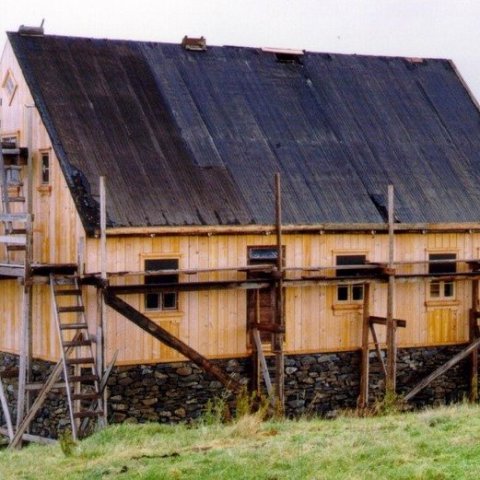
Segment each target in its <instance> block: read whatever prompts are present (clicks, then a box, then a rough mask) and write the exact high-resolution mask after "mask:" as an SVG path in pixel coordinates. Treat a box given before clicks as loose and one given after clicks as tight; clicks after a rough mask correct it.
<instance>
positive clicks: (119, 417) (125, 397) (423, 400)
mask: <svg viewBox="0 0 480 480" xmlns="http://www.w3.org/2000/svg"><path fill="white" fill-rule="evenodd" d="M461 349H462V347H461V346H454V347H450V346H449V347H435V348H412V349H401V350H399V351H398V363H397V372H398V375H397V389H398V392H399V393H400V394H401V393H406V392H407V391H408V390H409V389H411V388H412V387H413V386H415V385H416V383H417V382H418V381H419V380H421V379H422V378H424V377H425V376H426V375H428V374H429V373H430V372H432V371H433V370H434V369H435V368H436V367H438V366H440V365H442V364H443V363H445V362H446V361H447V360H448V359H450V358H451V357H452V356H453V355H455V353H457V352H458V351H460V350H461ZM270 360H273V359H269V361H270ZM0 361H1V363H0V365H1V366H0V372H8V371H11V369H12V368H14V367H15V366H16V365H17V363H18V357H16V356H14V355H10V354H5V353H0ZM215 363H217V364H218V365H219V366H221V367H222V368H224V369H225V370H226V371H227V372H228V373H229V374H230V375H233V376H235V378H236V379H237V380H240V381H243V382H244V383H248V379H249V378H250V376H251V363H250V360H249V359H245V358H244V359H232V360H222V361H215ZM51 368H52V364H50V363H47V362H42V361H36V362H35V363H34V366H33V377H34V378H33V380H34V381H36V382H40V381H42V380H44V379H45V378H46V377H47V375H48V373H49V372H50V370H51ZM468 369H469V363H468V360H465V361H463V362H461V363H460V364H458V365H457V366H455V367H454V368H452V369H450V370H449V371H448V372H447V373H446V374H444V375H443V376H441V377H439V378H438V379H437V380H435V381H434V382H433V383H432V384H431V385H430V386H429V387H427V388H426V389H424V390H423V391H422V392H420V393H419V394H418V395H417V396H416V397H415V398H414V399H413V401H412V402H411V403H412V405H413V406H415V407H422V406H425V405H438V404H443V403H452V402H457V401H461V400H462V399H464V398H465V397H466V396H467V395H468V378H469V375H468ZM370 371H371V374H370V400H371V401H372V402H373V401H375V399H376V398H380V397H381V396H382V393H383V388H384V379H383V373H382V371H381V366H380V363H379V361H378V359H377V357H376V354H375V352H372V353H371V358H370ZM272 373H273V372H272ZM3 381H4V383H5V387H6V389H7V396H8V399H9V403H10V407H11V412H12V415H13V417H14V418H15V415H16V412H15V402H16V398H15V392H16V387H17V379H16V376H14V377H10V378H4V380H3ZM359 386H360V352H358V351H355V352H340V353H320V354H314V355H291V356H287V357H286V358H285V396H286V401H285V403H286V413H287V415H288V416H291V417H294V416H298V415H301V414H319V415H322V416H325V417H333V416H335V415H336V414H337V413H338V412H339V410H342V409H350V408H355V406H356V401H357V397H358V393H359ZM108 389H109V419H110V421H111V422H123V421H130V422H147V421H156V422H165V423H167V422H168V423H169V422H181V421H188V420H191V419H195V418H198V417H199V416H200V415H201V414H202V412H203V411H204V409H205V406H206V404H207V402H208V400H209V399H212V398H215V397H223V398H224V399H226V400H227V401H232V400H233V399H232V398H231V396H229V394H228V393H227V392H225V389H224V388H223V387H222V385H221V384H220V383H219V382H218V381H216V380H215V379H214V378H212V377H210V376H209V375H207V374H205V373H204V372H202V371H201V370H200V369H199V368H198V367H196V366H195V365H193V364H191V363H190V362H180V363H170V364H157V365H135V366H129V367H117V368H115V369H114V370H113V372H112V375H111V377H110V380H109V385H108ZM232 403H233V401H232ZM0 423H1V424H3V423H4V421H3V414H2V413H1V412H0ZM68 425H69V423H68V414H67V410H66V403H65V399H64V393H63V392H52V393H51V394H50V395H49V398H48V400H47V402H46V404H45V405H44V407H43V408H42V409H41V410H40V412H39V414H38V415H37V418H36V420H35V422H34V423H33V424H32V429H31V432H32V433H34V434H37V435H43V436H56V435H57V434H58V432H60V431H62V430H63V429H64V428H66V427H67V428H68Z"/></svg>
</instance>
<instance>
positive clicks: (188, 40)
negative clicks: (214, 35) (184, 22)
mask: <svg viewBox="0 0 480 480" xmlns="http://www.w3.org/2000/svg"><path fill="white" fill-rule="evenodd" d="M182 47H183V48H184V49H185V50H191V51H193V52H204V51H205V50H206V49H207V40H206V39H205V37H203V36H202V37H200V38H195V37H187V35H185V36H184V37H183V39H182Z"/></svg>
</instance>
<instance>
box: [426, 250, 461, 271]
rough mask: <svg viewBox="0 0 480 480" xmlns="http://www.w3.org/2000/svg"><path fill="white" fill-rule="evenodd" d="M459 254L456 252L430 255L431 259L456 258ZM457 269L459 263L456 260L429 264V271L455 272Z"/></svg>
mask: <svg viewBox="0 0 480 480" xmlns="http://www.w3.org/2000/svg"><path fill="white" fill-rule="evenodd" d="M456 258H457V256H456V255H455V254H454V253H431V254H430V255H429V256H428V259H429V260H434V261H435V260H436V261H438V260H455V259H456ZM456 271H457V264H456V263H455V262H447V263H442V262H438V263H431V264H429V265H428V273H433V274H435V273H455V272H456Z"/></svg>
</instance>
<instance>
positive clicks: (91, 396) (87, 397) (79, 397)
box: [72, 392, 100, 400]
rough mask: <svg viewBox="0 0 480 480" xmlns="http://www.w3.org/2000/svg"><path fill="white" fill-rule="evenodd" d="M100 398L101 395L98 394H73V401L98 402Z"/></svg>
mask: <svg viewBox="0 0 480 480" xmlns="http://www.w3.org/2000/svg"><path fill="white" fill-rule="evenodd" d="M99 398H100V395H99V394H98V393H97V392H92V393H74V394H72V400H98V399H99Z"/></svg>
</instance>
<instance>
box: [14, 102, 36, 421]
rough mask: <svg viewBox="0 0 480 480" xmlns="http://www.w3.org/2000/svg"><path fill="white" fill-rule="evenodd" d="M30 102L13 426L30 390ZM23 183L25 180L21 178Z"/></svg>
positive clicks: (27, 404) (19, 418) (20, 417)
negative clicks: (17, 362) (24, 241)
mask: <svg viewBox="0 0 480 480" xmlns="http://www.w3.org/2000/svg"><path fill="white" fill-rule="evenodd" d="M33 108H34V106H30V105H25V109H24V112H25V121H26V124H25V131H26V143H27V148H28V160H27V175H26V184H27V195H26V197H27V199H26V200H27V204H26V210H27V213H28V219H27V222H26V224H25V230H26V245H25V265H24V279H23V300H22V323H21V330H20V361H19V373H18V397H17V421H16V425H17V427H18V426H19V425H20V423H21V422H22V420H23V416H24V414H25V407H27V408H28V409H30V404H31V402H30V392H27V390H26V386H27V383H29V382H30V378H31V370H32V305H33V301H32V300H33V292H32V282H31V273H32V272H31V264H32V260H33V225H32V222H33V162H32V145H33V141H32V122H33V120H32V115H33ZM24 183H25V182H24Z"/></svg>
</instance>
